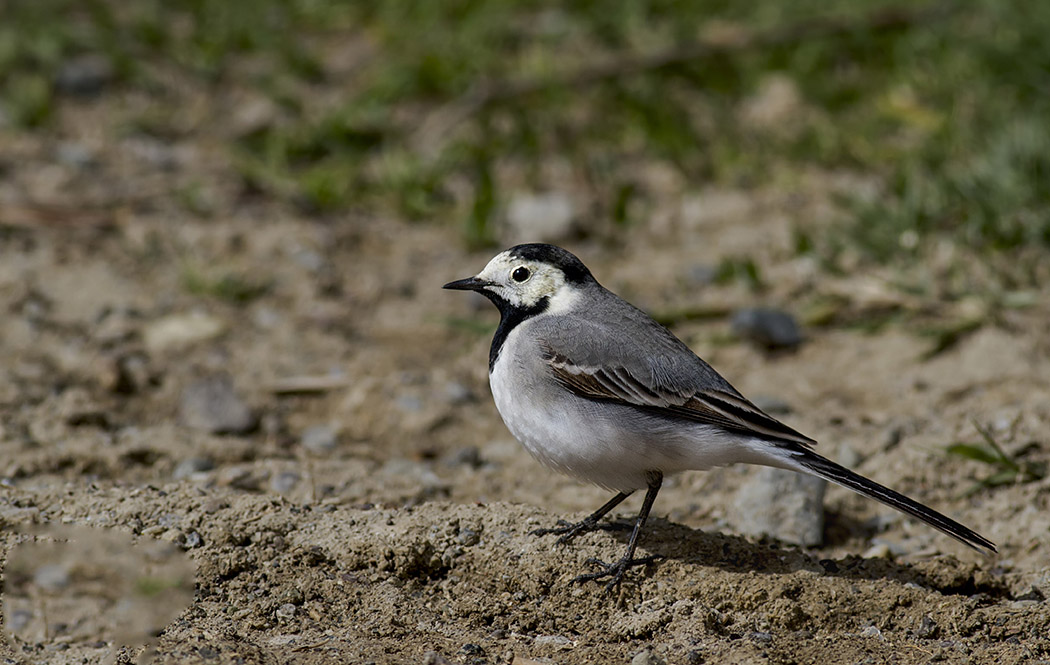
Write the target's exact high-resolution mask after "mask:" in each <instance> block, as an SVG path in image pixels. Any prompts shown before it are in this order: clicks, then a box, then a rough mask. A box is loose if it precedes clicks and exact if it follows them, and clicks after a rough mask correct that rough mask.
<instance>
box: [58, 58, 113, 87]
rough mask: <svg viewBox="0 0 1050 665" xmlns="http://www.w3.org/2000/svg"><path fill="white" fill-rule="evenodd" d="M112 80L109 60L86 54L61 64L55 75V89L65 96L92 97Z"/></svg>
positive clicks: (111, 67)
mask: <svg viewBox="0 0 1050 665" xmlns="http://www.w3.org/2000/svg"><path fill="white" fill-rule="evenodd" d="M112 80H113V65H112V64H111V63H110V61H109V58H107V57H106V56H104V55H99V54H97V53H87V54H84V55H81V56H77V57H75V58H70V59H69V60H67V61H65V62H64V63H62V66H61V67H59V70H58V73H57V74H56V75H55V89H56V90H58V91H59V92H61V93H64V94H67V95H77V96H79V97H93V96H95V95H97V94H99V93H101V92H102V91H103V90H104V89H105V88H106V86H107V85H109V83H110V82H111V81H112Z"/></svg>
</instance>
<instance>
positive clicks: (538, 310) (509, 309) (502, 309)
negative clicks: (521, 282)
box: [481, 289, 551, 373]
mask: <svg viewBox="0 0 1050 665" xmlns="http://www.w3.org/2000/svg"><path fill="white" fill-rule="evenodd" d="M481 293H482V295H484V296H485V297H487V298H488V299H489V300H491V301H492V304H494V305H495V306H496V307H498V308H499V326H498V327H497V328H496V334H495V335H493V337H492V346H491V347H489V373H491V372H492V368H493V367H495V366H496V360H498V359H499V354H500V351H502V350H503V343H504V342H506V341H507V336H508V335H510V332H511V331H512V330H514V329H515V328H516V327H518V324H520V323H521V322H522V321H525V320H526V319H529V318H531V317H533V316H536V315H537V314H542V313H543V312H545V311H546V310H547V307H548V306H549V305H550V302H551V299H550V297H549V296H544V297H543V298H541V299H540V300H539V301H538V302H537V303H536V304H535V305H533V306H532V307H515V306H514V305H511V304H510V303H509V302H507V301H506V300H504V299H503V298H501V297H499V296H498V295H496V294H495V293H493V292H491V291H489V290H487V289H486V290H483V291H481Z"/></svg>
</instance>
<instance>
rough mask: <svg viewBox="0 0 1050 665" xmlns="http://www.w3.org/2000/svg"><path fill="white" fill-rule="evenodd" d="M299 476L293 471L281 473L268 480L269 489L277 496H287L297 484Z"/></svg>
mask: <svg viewBox="0 0 1050 665" xmlns="http://www.w3.org/2000/svg"><path fill="white" fill-rule="evenodd" d="M299 479H300V476H299V474H298V473H296V472H295V471H281V472H280V473H277V474H275V475H274V476H273V477H272V478H270V489H271V490H273V491H274V492H277V493H278V494H287V493H288V492H291V491H292V490H294V489H295V487H296V485H298V484H299Z"/></svg>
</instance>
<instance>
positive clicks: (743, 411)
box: [444, 244, 996, 591]
mask: <svg viewBox="0 0 1050 665" xmlns="http://www.w3.org/2000/svg"><path fill="white" fill-rule="evenodd" d="M444 288H446V289H459V290H469V291H477V292H478V293H480V294H482V295H484V296H485V297H486V298H488V299H489V300H491V301H492V302H493V304H495V305H496V307H497V308H499V312H500V322H499V327H498V328H497V329H496V334H495V337H494V338H493V340H492V348H491V350H490V351H489V383H490V385H491V386H492V396H493V398H494V399H495V401H496V408H497V409H499V412H500V415H501V416H502V417H503V422H504V423H506V425H507V428H508V429H510V431H511V433H512V434H513V435H514V437H515V438H517V439H518V441H520V442H521V443H522V444H523V445H524V446H525V448H527V449H528V451H529V452H530V453H532V454H533V455H534V456H535V457H536V458H537V459H539V460H540V461H541V462H543V463H544V464H546V465H548V466H550V467H552V468H554V469H556V470H558V471H561V472H563V473H566V474H568V475H570V476H575V477H576V478H579V479H581V480H586V481H589V482H592V483H595V484H597V485H600V486H601V487H604V488H606V489H609V490H615V491H616V492H617V494H616V496H614V497H613V498H612V499H610V500H609V502H608V503H606V504H605V505H604V506H602V507H601V508H599V509H598V510H596V511H595V512H594V514H592V515H590V516H589V517H587V518H586V519H584V520H583V521H581V522H578V523H576V524H568V523H565V522H560V523H559V524H560V525H561V526H560V527H559V528H554V529H541V530H539V531H538V532H534V533H538V534H549V533H555V534H560V535H561V538H559V539H558V542H559V543H562V542H566V541H568V540H570V539H571V538H573V537H575V536H577V535H579V534H581V533H584V532H587V531H591V530H594V529H597V528H599V526H598V521H599V520H600V519H601V518H602V517H604V516H605V514H606V513H608V512H609V511H611V510H612V509H613V508H615V507H616V506H617V505H619V504H620V502H622V501H623V500H624V499H626V498H627V497H628V496H629V495H630V494H631V493H632V492H634V491H635V490H637V489H641V488H643V487H644V488H647V491H646V494H645V501H644V502H643V503H642V509H641V512H639V513H638V519H637V520H636V521H635V524H634V530H633V532H632V533H631V538H630V541H629V544H628V546H627V552H626V553H625V554H624V556H623V558H621V559H620V560H619V561H617V562H615V563H612V564H607V563H604V562H601V561H597V560H594V561H592V563H594V564H596V565H598V566H599V568H600V569H599V570H598V572H594V573H589V574H585V575H580V576H579V577H577V578H575V580H574V581H577V582H582V581H585V580H599V579H602V578H605V577H609V578H611V579H610V581H609V583H608V585H607V589H608V590H610V591H611V590H612V589H613V587H615V586H616V585H617V584H619V582H620V580H621V579H622V578H623V575H624V572H625V571H626V570H627V569H628V568H630V567H631V566H637V565H640V564H643V563H648V562H650V561H652V560H654V557H648V558H642V559H635V558H634V552H635V548H636V546H637V545H638V534H639V533H640V532H641V530H642V526H643V525H644V524H645V520H646V518H647V517H648V516H649V510H650V509H651V508H652V505H653V501H654V500H655V499H656V494H657V492H659V491H660V485H661V483H662V482H663V478H664V476H665V475H667V474H669V473H675V472H677V471H685V470H687V469H709V468H711V467H714V466H722V465H726V464H733V463H737V462H744V463H748V464H762V465H765V466H772V467H778V468H782V469H790V470H792V471H798V472H801V473H807V474H810V475H814V476H817V477H820V478H824V479H826V480H829V481H831V482H833V483H838V484H839V485H842V486H843V487H848V488H849V489H851V490H853V491H855V492H859V493H860V494H863V495H864V496H867V497H871V498H872V499H875V500H876V501H881V502H882V503H884V504H886V505H888V506H891V507H893V508H896V509H897V510H900V511H903V512H905V513H907V514H909V515H911V516H913V517H917V518H919V519H920V520H922V521H924V522H926V523H927V524H929V525H931V526H933V527H934V528H936V529H940V530H941V531H943V532H944V533H946V534H948V535H949V536H951V537H953V538H956V539H958V540H960V541H962V542H963V543H966V544H967V545H969V546H970V547H974V548H978V547H983V548H986V549H988V550H991V551H995V549H996V548H995V544H994V543H992V542H991V541H990V540H988V539H987V538H985V537H983V536H981V535H980V534H978V533H976V532H974V531H973V530H971V529H969V528H967V527H965V526H963V525H962V524H959V523H958V522H956V521H955V520H952V519H950V518H948V517H945V516H944V515H942V514H940V513H938V512H937V511H935V510H932V509H930V508H927V507H926V506H924V505H922V504H920V503H918V502H916V501H913V500H912V499H909V498H908V497H906V496H904V495H903V494H900V493H898V492H895V491H893V490H891V489H889V488H887V487H883V486H882V485H879V484H878V483H876V482H874V481H871V480H868V479H867V478H864V477H863V476H860V475H857V474H856V473H853V472H852V471H850V470H849V469H846V468H845V467H842V466H839V465H838V464H836V463H834V462H832V461H830V460H827V459H825V458H824V457H821V456H820V455H818V454H817V453H816V452H814V451H813V448H812V446H813V445H814V444H815V443H816V442H815V441H814V440H813V439H810V438H809V437H807V436H804V435H802V434H799V433H798V432H796V431H795V430H793V429H791V428H790V427H788V426H787V425H784V424H783V423H781V422H779V421H777V420H775V419H774V418H771V417H770V416H768V415H766V414H765V413H763V412H762V410H761V409H759V408H758V407H756V406H755V405H754V404H752V403H751V402H749V401H748V400H747V399H745V398H744V396H743V395H741V394H740V393H739V392H737V390H736V389H735V388H733V386H731V385H729V382H728V381H726V380H725V379H723V378H722V377H721V376H720V375H719V374H718V372H716V371H715V370H714V369H712V368H711V366H710V365H708V364H707V363H705V362H704V361H703V360H701V359H700V358H698V357H697V356H696V355H695V354H694V353H693V352H692V351H690V350H689V347H687V346H686V345H685V344H684V343H683V342H682V341H681V340H679V339H678V338H677V337H675V336H674V335H673V334H672V333H671V331H669V330H667V329H666V328H664V327H663V326H661V325H660V324H659V323H657V322H656V321H653V320H652V319H651V318H650V317H649V316H648V315H646V314H645V313H644V312H642V311H641V310H639V309H637V308H636V307H634V306H633V305H631V304H629V303H627V302H626V301H624V300H622V299H620V298H619V297H618V296H616V295H615V294H613V293H612V292H610V291H608V290H606V289H605V288H604V287H603V286H602V285H601V284H599V283H598V282H597V281H596V280H595V279H594V277H593V276H592V275H591V272H590V270H588V269H587V267H586V266H585V265H583V263H582V262H581V261H580V260H579V259H578V258H576V257H575V256H574V255H573V254H571V253H569V252H567V251H566V250H564V249H561V248H560V247H554V246H553V245H544V244H528V245H518V246H516V247H512V248H510V249H508V250H506V251H504V252H502V253H500V254H498V255H497V256H496V257H495V258H493V259H492V260H491V261H489V264H488V265H487V266H485V269H484V270H482V271H481V272H480V273H478V274H477V275H476V276H474V277H469V278H467V279H461V280H458V281H455V282H450V283H448V284H446V285H445V286H444Z"/></svg>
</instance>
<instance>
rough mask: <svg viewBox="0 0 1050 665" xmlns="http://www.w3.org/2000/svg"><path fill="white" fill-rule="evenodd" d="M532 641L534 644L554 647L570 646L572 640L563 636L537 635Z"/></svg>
mask: <svg viewBox="0 0 1050 665" xmlns="http://www.w3.org/2000/svg"><path fill="white" fill-rule="evenodd" d="M532 639H533V641H534V642H535V643H536V644H545V645H550V646H556V647H570V646H572V640H570V639H569V638H567V637H565V636H564V635H537V636H536V637H534V638H532Z"/></svg>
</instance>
